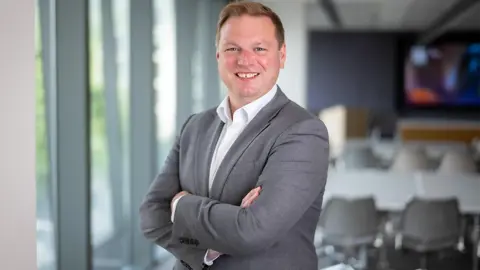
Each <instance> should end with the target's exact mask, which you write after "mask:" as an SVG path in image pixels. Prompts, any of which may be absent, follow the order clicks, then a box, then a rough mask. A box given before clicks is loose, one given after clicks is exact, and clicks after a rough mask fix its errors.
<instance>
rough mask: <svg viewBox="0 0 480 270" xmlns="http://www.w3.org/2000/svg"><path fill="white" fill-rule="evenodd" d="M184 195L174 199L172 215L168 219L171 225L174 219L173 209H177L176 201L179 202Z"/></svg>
mask: <svg viewBox="0 0 480 270" xmlns="http://www.w3.org/2000/svg"><path fill="white" fill-rule="evenodd" d="M185 195H186V194H184V195H182V196H180V197H178V198H176V199H175V201H173V205H172V215H171V217H170V220H171V221H172V223H173V218H174V217H175V209H176V208H177V203H178V200H180V199H181V198H182V197H183V196H185Z"/></svg>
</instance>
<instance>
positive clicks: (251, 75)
mask: <svg viewBox="0 0 480 270" xmlns="http://www.w3.org/2000/svg"><path fill="white" fill-rule="evenodd" d="M257 75H258V73H237V76H238V77H240V78H247V79H250V78H253V77H255V76H257Z"/></svg>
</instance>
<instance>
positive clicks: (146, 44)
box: [130, 0, 157, 268]
mask: <svg viewBox="0 0 480 270" xmlns="http://www.w3.org/2000/svg"><path fill="white" fill-rule="evenodd" d="M130 12H131V13H130V61H131V62H130V63H131V66H130V68H131V69H130V76H131V77H130V124H131V128H130V132H131V133H130V183H131V189H130V190H131V207H132V208H131V215H130V216H131V222H132V226H131V227H132V228H133V230H132V231H131V243H132V249H131V250H132V258H131V260H132V264H133V265H134V266H135V267H140V268H145V267H147V266H148V265H149V264H151V263H152V262H153V245H152V244H151V243H150V242H148V241H147V240H146V239H145V238H144V236H143V234H142V233H141V232H140V230H138V229H135V228H138V224H139V216H138V209H139V208H140V204H141V202H142V199H143V196H144V195H145V193H146V192H147V189H148V186H149V185H150V183H151V181H152V180H153V178H154V176H155V171H156V149H157V147H156V144H155V142H156V140H155V111H154V104H155V95H154V88H153V80H154V74H155V72H154V62H153V50H154V43H153V22H154V20H153V12H154V10H153V3H152V1H137V0H131V1H130Z"/></svg>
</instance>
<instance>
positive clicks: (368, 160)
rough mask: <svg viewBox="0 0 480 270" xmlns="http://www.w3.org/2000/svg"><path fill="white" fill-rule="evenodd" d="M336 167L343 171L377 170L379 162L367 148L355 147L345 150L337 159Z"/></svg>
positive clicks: (370, 149)
mask: <svg viewBox="0 0 480 270" xmlns="http://www.w3.org/2000/svg"><path fill="white" fill-rule="evenodd" d="M336 166H337V168H338V169H344V170H351V169H365V168H378V167H379V166H380V160H379V159H378V158H377V157H376V156H375V153H374V152H373V150H372V148H370V147H369V146H357V147H351V148H348V149H345V152H344V153H342V155H341V156H340V157H339V158H338V159H337V163H336Z"/></svg>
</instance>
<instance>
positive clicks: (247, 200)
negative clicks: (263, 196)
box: [241, 187, 262, 208]
mask: <svg viewBox="0 0 480 270" xmlns="http://www.w3.org/2000/svg"><path fill="white" fill-rule="evenodd" d="M261 191H262V187H256V188H254V189H252V190H250V192H248V194H247V195H246V196H245V197H244V198H243V200H242V204H241V207H242V208H247V207H249V206H250V205H252V203H253V202H254V201H255V200H256V199H257V197H258V196H259V195H260V192H261Z"/></svg>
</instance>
